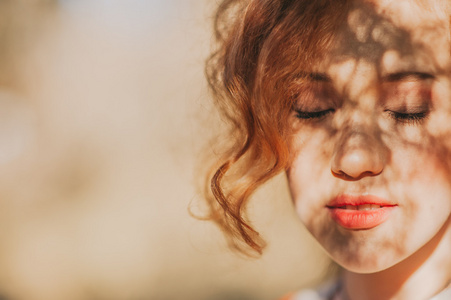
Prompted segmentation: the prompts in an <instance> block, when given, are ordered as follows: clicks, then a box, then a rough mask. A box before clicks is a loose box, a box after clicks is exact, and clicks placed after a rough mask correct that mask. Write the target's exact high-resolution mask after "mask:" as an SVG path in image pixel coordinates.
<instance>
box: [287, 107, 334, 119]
mask: <svg viewBox="0 0 451 300" xmlns="http://www.w3.org/2000/svg"><path fill="white" fill-rule="evenodd" d="M295 112H296V117H297V118H299V119H302V120H311V119H321V118H323V117H325V116H327V115H328V114H331V113H333V112H335V109H333V108H330V109H326V110H320V111H302V110H299V109H296V110H295Z"/></svg>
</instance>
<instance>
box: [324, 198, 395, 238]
mask: <svg viewBox="0 0 451 300" xmlns="http://www.w3.org/2000/svg"><path fill="white" fill-rule="evenodd" d="M362 205H365V207H366V208H367V210H359V208H360V209H363V207H362ZM376 206H380V207H376ZM370 207H371V208H370ZM396 207H397V204H396V203H393V202H390V201H388V200H386V199H384V198H380V197H377V196H374V195H347V194H343V195H339V196H337V197H335V198H334V199H332V200H331V201H330V202H329V203H328V204H327V205H326V208H327V209H328V210H329V212H330V214H331V217H332V219H333V220H334V221H335V222H336V223H337V224H338V225H340V226H341V227H344V228H346V229H352V230H362V229H371V228H374V227H376V226H379V225H381V224H382V223H384V222H385V221H387V219H388V218H389V216H390V214H391V212H392V211H393V209H395V208H396Z"/></svg>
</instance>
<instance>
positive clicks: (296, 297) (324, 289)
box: [279, 281, 340, 300]
mask: <svg viewBox="0 0 451 300" xmlns="http://www.w3.org/2000/svg"><path fill="white" fill-rule="evenodd" d="M339 288H340V282H339V281H332V282H328V283H325V284H323V285H321V286H320V287H319V288H318V289H304V290H301V291H299V292H296V293H294V294H290V295H287V296H285V297H283V298H281V299H279V300H329V299H334V295H335V293H336V291H337V290H338V289H339Z"/></svg>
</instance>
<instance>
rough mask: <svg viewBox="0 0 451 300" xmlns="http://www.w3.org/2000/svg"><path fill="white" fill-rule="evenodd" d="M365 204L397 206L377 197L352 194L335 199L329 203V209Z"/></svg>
mask: <svg viewBox="0 0 451 300" xmlns="http://www.w3.org/2000/svg"><path fill="white" fill-rule="evenodd" d="M365 204H373V205H380V206H381V207H384V206H396V205H397V204H396V203H393V202H390V201H388V200H387V199H384V198H381V197H378V196H375V195H369V194H365V195H350V194H342V195H338V196H337V197H335V198H333V199H332V200H331V201H330V202H329V203H327V205H326V206H327V207H330V208H333V207H343V206H346V205H351V206H358V205H365Z"/></svg>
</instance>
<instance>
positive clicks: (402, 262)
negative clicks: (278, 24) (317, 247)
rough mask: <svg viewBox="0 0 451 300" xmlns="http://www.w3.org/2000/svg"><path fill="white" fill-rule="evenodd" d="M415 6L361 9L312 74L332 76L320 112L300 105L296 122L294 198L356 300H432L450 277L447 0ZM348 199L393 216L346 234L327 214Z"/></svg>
mask: <svg viewBox="0 0 451 300" xmlns="http://www.w3.org/2000/svg"><path fill="white" fill-rule="evenodd" d="M417 3H418V2H417V1H413V0H403V1H354V4H353V6H352V8H351V9H350V11H349V15H348V21H347V22H346V23H345V24H344V25H343V26H342V27H341V28H339V29H338V32H337V34H336V40H335V43H333V46H332V47H331V49H329V50H328V51H327V52H326V55H325V58H324V60H323V61H322V62H321V63H319V64H318V65H317V66H316V69H314V70H312V72H318V73H322V74H326V75H327V76H328V78H330V82H319V83H318V82H312V86H315V88H314V90H315V91H316V92H313V97H315V95H317V99H316V102H318V101H320V102H321V105H318V104H313V103H315V100H312V99H310V98H309V101H308V103H299V104H297V106H296V107H300V109H302V110H303V111H307V114H304V115H303V116H304V118H302V119H299V118H296V117H293V120H292V121H293V122H296V123H299V124H297V128H299V129H298V131H297V132H296V134H295V136H294V149H293V153H296V157H295V159H294V160H293V162H292V164H291V166H290V168H289V169H288V171H287V177H288V182H289V186H290V191H291V194H292V197H293V201H294V203H295V206H296V210H297V212H298V214H299V217H300V218H301V220H302V222H303V223H304V224H305V225H306V227H307V228H308V230H309V231H310V232H311V233H312V235H313V236H314V237H315V238H316V239H317V240H318V241H319V242H320V243H321V245H322V246H323V247H324V248H325V250H326V251H327V252H328V253H329V255H330V256H331V257H332V259H334V260H335V261H336V262H338V263H339V264H340V265H341V266H343V267H344V269H345V272H344V278H345V286H346V289H345V291H344V292H345V293H346V294H347V297H349V298H350V299H351V300H356V299H363V300H364V299H409V300H411V299H413V300H415V299H427V298H430V297H431V296H432V295H434V294H436V293H437V292H439V291H440V290H442V289H443V288H444V287H445V286H446V284H447V283H448V282H449V281H450V280H451V258H450V257H451V254H450V253H451V221H450V219H451V141H449V140H450V139H449V136H451V124H449V123H451V122H449V120H451V101H450V99H451V89H450V86H451V80H450V74H449V70H450V62H451V61H450V55H449V53H450V44H449V38H448V37H449V35H450V33H449V21H448V17H447V16H449V13H448V14H445V13H443V9H442V10H437V9H436V7H441V6H440V5H441V2H439V1H437V2H436V1H430V2H427V3H426V2H425V4H424V3H423V4H424V5H430V6H431V7H433V8H431V9H429V10H425V9H424V8H422V7H421V5H422V4H421V3H422V2H421V3H420V4H417ZM331 90H333V93H334V94H333V96H331V97H330V98H328V97H325V96H324V95H325V94H327V95H330V94H331V92H330V91H331ZM299 101H302V100H299ZM328 109H332V110H333V111H332V112H331V113H328V114H326V115H324V116H321V117H317V116H318V115H312V116H313V117H311V118H309V117H308V116H309V114H308V112H309V111H310V112H311V111H313V112H317V111H318V110H319V111H322V110H328ZM447 120H448V121H447ZM341 194H352V195H359V194H361V195H365V194H370V195H375V196H377V197H381V198H384V199H388V200H390V201H393V202H395V203H396V204H397V207H396V208H395V209H394V210H393V212H392V213H391V215H390V217H389V218H388V219H387V220H386V221H385V222H384V223H383V224H381V225H378V226H376V227H375V228H372V229H368V230H349V229H346V228H343V227H341V226H340V225H339V224H337V223H336V222H335V221H334V220H332V218H331V217H330V214H329V211H328V209H326V205H327V203H329V202H330V201H331V199H333V198H334V197H337V196H338V195H341ZM382 286H383V287H382Z"/></svg>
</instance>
